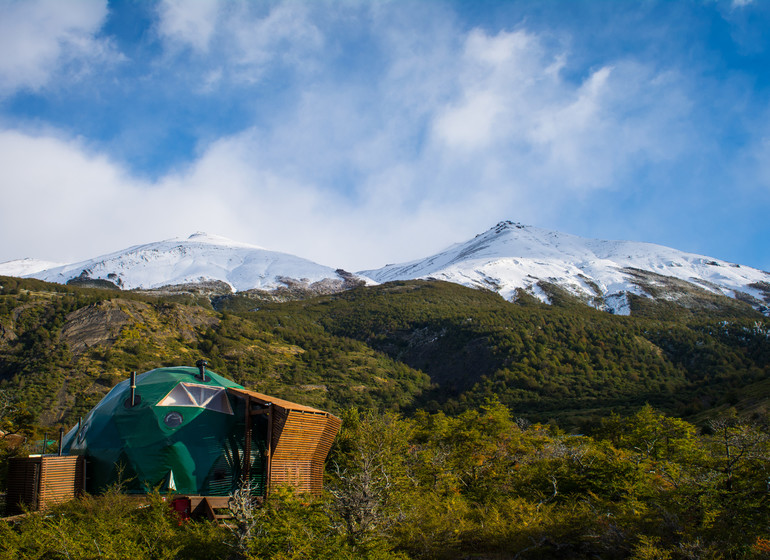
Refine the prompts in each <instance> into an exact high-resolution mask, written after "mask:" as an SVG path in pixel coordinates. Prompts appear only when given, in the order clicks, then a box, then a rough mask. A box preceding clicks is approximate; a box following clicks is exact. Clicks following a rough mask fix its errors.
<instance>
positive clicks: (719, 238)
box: [0, 0, 770, 271]
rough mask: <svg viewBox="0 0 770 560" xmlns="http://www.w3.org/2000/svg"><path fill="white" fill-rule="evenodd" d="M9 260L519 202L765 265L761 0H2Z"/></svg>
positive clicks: (321, 236) (432, 244) (378, 245)
mask: <svg viewBox="0 0 770 560" xmlns="http://www.w3.org/2000/svg"><path fill="white" fill-rule="evenodd" d="M0 53H2V56H0V189H2V204H1V205H0V236H2V239H3V243H2V244H1V245H0V262H2V261H6V260H11V259H17V258H23V257H35V258H40V259H47V260H53V261H59V262H72V261H76V260H81V259H86V258H90V257H94V256H97V255H100V254H104V253H109V252H112V251H116V250H119V249H122V248H125V247H128V246H130V245H134V244H139V243H146V242H151V241H158V240H161V239H167V238H171V237H177V236H187V235H190V234H192V233H194V232H196V231H207V232H209V233H214V234H218V235H224V236H226V237H230V238H232V239H235V240H238V241H243V242H248V243H254V244H257V245H261V246H263V247H266V248H268V249H272V250H276V251H284V252H288V253H292V254H295V255H298V256H301V257H305V258H310V259H312V260H315V261H317V262H320V263H322V264H326V265H329V266H335V267H342V268H346V269H348V270H353V271H355V270H361V269H365V268H375V267H380V266H383V265H384V264H386V263H391V262H402V261H406V260H411V259H415V258H419V257H423V256H427V255H429V254H432V253H434V252H437V251H439V250H441V249H444V248H445V247H447V246H448V245H450V244H452V243H455V242H461V241H465V240H466V239H468V238H470V237H472V236H473V235H475V234H477V233H480V232H482V231H485V230H486V229H488V228H490V227H492V226H493V225H494V224H495V223H497V222H498V221H500V220H504V219H510V220H514V221H520V222H523V223H527V224H531V225H536V226H540V227H544V228H550V229H555V230H559V231H564V232H567V233H573V234H576V235H581V236H585V237H596V238H602V239H628V240H636V241H649V242H653V243H659V244H662V245H667V246H670V247H675V248H677V249H681V250H685V251H690V252H695V253H700V254H705V255H708V256H712V257H717V258H722V259H725V260H729V261H733V262H738V263H741V264H745V265H750V266H754V267H757V268H761V269H764V270H770V243H768V240H770V219H768V218H769V217H770V103H768V100H769V99H770V3H768V2H763V1H760V0H754V1H750V0H742V1H731V0H701V1H680V2H675V1H670V0H664V1H659V2H658V1H639V2H631V1H627V2H618V1H609V0H607V1H604V2H602V1H598V0H590V1H589V0H586V1H580V0H572V1H557V0H542V1H534V0H532V1H507V2H492V1H482V0H477V1H465V2H450V1H447V2H441V1H432V0H431V1H429V0H425V1H417V0H409V1H407V0H395V1H390V2H385V1H367V2H358V1H353V0H345V1H336V2H331V1H324V0H314V1H310V0H307V1H304V2H300V1H290V2H258V1H249V2H236V1H228V2H209V1H205V0H173V1H172V0H167V1H160V2H145V1H138V0H137V1H121V2H104V1H101V0H83V1H75V0H45V1H44V0H24V1H13V0H11V1H9V0H0Z"/></svg>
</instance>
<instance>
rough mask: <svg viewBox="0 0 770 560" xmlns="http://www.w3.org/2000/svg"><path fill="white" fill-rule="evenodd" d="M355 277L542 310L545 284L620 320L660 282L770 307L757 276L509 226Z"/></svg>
mask: <svg viewBox="0 0 770 560" xmlns="http://www.w3.org/2000/svg"><path fill="white" fill-rule="evenodd" d="M358 274H359V275H362V276H366V277H368V278H371V279H372V280H375V281H377V282H388V281H392V280H410V279H417V278H435V279H438V280H446V281H449V282H455V283H459V284H463V285H466V286H472V287H477V288H487V289H492V290H495V291H497V292H499V293H500V294H501V295H502V296H503V297H504V298H506V299H508V300H513V299H515V298H516V291H517V289H520V288H521V289H524V290H526V291H527V292H529V293H531V294H532V295H534V296H535V297H537V298H539V299H540V300H542V301H546V302H548V301H549V297H548V294H547V292H546V291H544V290H543V287H542V286H543V284H541V283H549V284H555V285H557V286H559V287H560V288H562V289H565V290H567V291H568V292H570V293H571V294H573V295H576V296H578V297H580V298H581V299H583V300H584V301H586V303H588V304H590V305H594V306H596V307H599V308H602V309H605V310H608V311H612V312H615V313H619V314H628V313H629V311H630V308H629V305H628V298H627V294H628V293H632V294H638V295H642V296H647V297H650V295H651V293H650V292H651V291H653V287H654V286H655V285H662V284H665V283H666V282H665V278H666V277H667V278H675V279H678V280H681V281H684V282H688V283H690V284H692V285H694V286H697V287H698V288H701V289H704V290H707V291H709V292H711V293H715V294H721V295H726V296H729V297H734V298H735V297H738V298H740V299H743V300H744V301H749V302H750V303H752V304H753V305H754V306H755V307H757V308H758V309H763V310H766V309H767V307H768V306H769V305H770V274H768V273H767V272H764V271H761V270H757V269H754V268H750V267H745V266H740V265H737V264H732V263H728V262H725V261H720V260H718V259H712V258H710V257H705V256H702V255H695V254H691V253H684V252H682V251H677V250H676V249H671V248H668V247H663V246H661V245H654V244H651V243H640V242H632V241H602V240H598V239H585V238H581V237H577V236H574V235H569V234H564V233H559V232H555V231H549V230H545V229H541V228H537V227H532V226H524V225H522V224H518V223H513V222H501V223H499V224H497V225H496V226H495V227H493V228H492V229H490V230H489V231H486V232H485V233H482V234H480V235H477V236H476V237H475V238H474V239H471V240H470V241H467V242H466V243H460V244H456V245H453V246H452V247H449V248H448V249H446V250H445V251H442V252H441V253H438V254H436V255H433V256H431V257H428V258H425V259H421V260H416V261H412V262H409V263H404V264H392V265H387V266H385V267H383V268H381V269H377V270H365V271H361V272H359V273H358ZM660 291H662V292H664V295H663V296H660V295H659V296H658V297H664V298H665V297H666V295H665V289H663V290H660ZM672 297H673V296H672Z"/></svg>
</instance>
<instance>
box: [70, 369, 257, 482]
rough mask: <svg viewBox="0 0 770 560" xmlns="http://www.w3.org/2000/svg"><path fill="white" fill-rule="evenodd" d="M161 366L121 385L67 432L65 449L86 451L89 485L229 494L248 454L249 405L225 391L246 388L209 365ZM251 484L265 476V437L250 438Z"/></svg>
mask: <svg viewBox="0 0 770 560" xmlns="http://www.w3.org/2000/svg"><path fill="white" fill-rule="evenodd" d="M204 374H205V375H204V377H203V379H201V372H200V370H199V369H198V368H194V367H171V368H159V369H154V370H151V371H148V372H146V373H143V374H141V375H138V376H137V378H136V391H135V396H136V397H135V401H134V403H135V404H134V406H131V389H130V381H129V380H125V381H123V382H121V383H119V384H118V385H116V386H115V387H114V388H113V389H112V390H111V391H110V392H109V393H108V394H107V396H105V397H104V398H103V399H102V400H101V402H99V404H98V405H96V406H95V407H94V408H93V409H92V410H91V411H90V412H89V413H88V415H87V416H85V418H83V419H82V421H81V422H80V423H79V424H78V425H77V426H75V427H74V428H73V429H72V430H70V431H69V433H68V434H67V435H66V436H65V438H64V440H63V443H62V450H63V452H64V453H67V454H72V455H85V456H86V460H87V471H86V490H87V491H89V492H92V493H98V492H101V491H104V490H105V489H106V488H107V487H109V486H110V485H113V484H116V483H118V482H121V483H122V487H123V491H125V492H131V493H144V492H148V491H150V490H152V489H158V490H160V491H161V492H166V491H168V492H177V493H180V494H192V495H227V494H229V493H230V492H231V491H232V489H234V488H235V487H236V486H237V484H238V483H239V482H240V478H241V471H242V469H243V464H242V460H243V457H244V453H243V447H244V437H245V428H244V420H243V419H244V415H245V406H246V404H245V402H244V401H243V399H239V398H237V397H235V396H233V395H231V394H229V393H228V391H227V388H228V387H232V388H238V389H242V388H243V387H241V386H240V385H238V384H237V383H234V382H232V381H230V380H228V379H225V378H224V377H221V376H220V375H217V374H216V373H214V372H212V371H210V370H204ZM251 449H252V452H251V454H250V456H251V465H250V469H249V472H250V474H251V475H252V477H256V479H255V480H252V488H254V487H255V485H257V486H259V485H260V484H262V483H263V482H264V481H263V480H262V479H260V476H261V475H262V473H263V472H264V468H263V459H264V457H263V453H262V451H263V450H264V442H263V441H252V442H251Z"/></svg>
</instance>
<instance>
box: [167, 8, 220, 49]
mask: <svg viewBox="0 0 770 560" xmlns="http://www.w3.org/2000/svg"><path fill="white" fill-rule="evenodd" d="M218 12H219V2H218V1H217V0H195V1H194V2H190V1H189V0H163V1H162V2H161V3H160V4H159V5H158V15H159V25H158V28H159V33H160V35H161V36H162V37H166V38H168V39H170V40H172V41H177V42H179V43H182V44H186V45H189V46H190V47H192V48H193V49H195V50H198V51H206V50H208V46H209V41H210V39H211V36H212V34H213V33H214V30H215V28H216V24H217V14H218Z"/></svg>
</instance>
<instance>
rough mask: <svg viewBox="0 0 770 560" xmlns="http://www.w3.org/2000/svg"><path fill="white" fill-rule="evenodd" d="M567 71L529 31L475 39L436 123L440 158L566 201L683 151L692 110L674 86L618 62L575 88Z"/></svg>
mask: <svg viewBox="0 0 770 560" xmlns="http://www.w3.org/2000/svg"><path fill="white" fill-rule="evenodd" d="M567 61H568V56H567V55H566V54H565V53H562V52H552V51H549V50H547V49H545V48H544V47H543V45H542V44H541V42H540V40H539V39H538V37H537V36H535V35H532V34H529V33H527V32H524V31H516V32H505V31H503V32H500V33H498V34H497V35H492V36H490V35H487V34H486V33H484V32H482V31H478V30H476V31H473V32H471V33H470V34H469V36H468V38H467V40H466V44H465V48H464V50H463V55H462V57H461V58H460V61H459V67H458V69H457V73H456V75H457V76H459V77H458V80H457V84H456V91H455V95H454V99H451V100H449V101H448V102H447V103H445V104H444V106H443V107H441V108H439V109H438V110H437V113H436V117H435V120H434V123H433V127H432V134H433V136H432V138H433V141H434V142H435V144H436V147H437V149H438V150H448V151H449V153H450V154H452V153H453V154H454V156H455V157H459V158H461V160H462V161H463V162H465V163H466V164H467V162H468V161H469V159H481V160H482V161H485V162H487V163H488V164H489V165H491V166H493V167H496V168H497V170H498V172H499V173H502V177H506V176H507V177H509V178H513V177H519V178H526V180H528V181H530V182H531V183H532V185H537V190H538V191H542V190H543V189H544V188H548V187H552V188H555V189H557V190H558V191H560V192H564V193H567V192H568V191H570V190H574V191H576V192H579V191H585V190H591V189H597V188H613V187H614V186H615V184H616V182H617V179H618V178H619V177H620V176H621V175H622V174H623V173H625V172H627V171H628V169H629V167H632V166H634V165H640V164H643V163H645V162H648V161H651V160H655V159H658V158H662V157H675V156H676V154H677V153H679V152H680V151H681V149H682V148H683V145H681V144H677V140H678V139H679V137H680V136H681V134H680V133H679V131H678V127H679V125H680V123H681V122H682V121H683V119H685V118H686V115H687V111H688V109H689V107H688V106H687V103H686V101H685V100H684V99H683V97H682V94H681V85H680V84H678V83H677V81H676V77H675V76H668V77H667V78H666V77H665V76H664V75H663V74H660V73H657V74H656V72H655V71H654V70H652V69H649V68H645V67H644V66H642V65H639V64H634V63H628V62H625V61H617V62H616V63H615V64H614V65H613V66H609V65H608V66H603V67H599V68H597V69H595V70H593V71H591V72H590V73H589V74H588V75H587V77H586V78H585V79H583V80H582V81H578V82H575V81H573V80H568V79H567V78H566V77H565V76H564V73H563V70H564V68H565V65H566V63H567ZM446 159H447V160H451V155H447V156H446ZM524 188H527V187H524ZM529 188H530V189H533V190H534V188H533V187H529Z"/></svg>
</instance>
